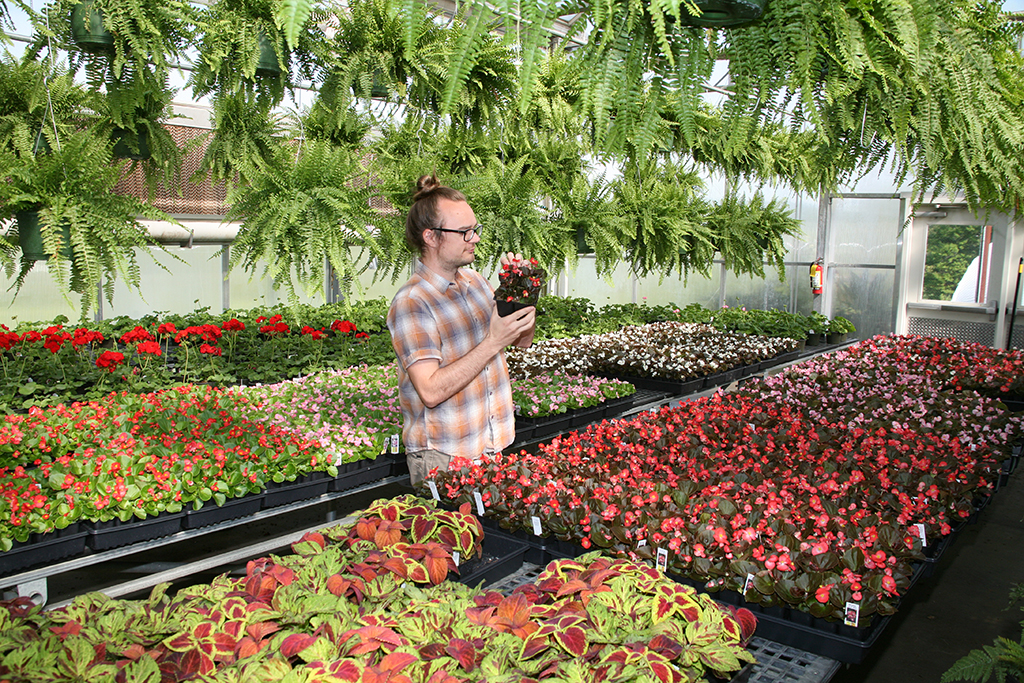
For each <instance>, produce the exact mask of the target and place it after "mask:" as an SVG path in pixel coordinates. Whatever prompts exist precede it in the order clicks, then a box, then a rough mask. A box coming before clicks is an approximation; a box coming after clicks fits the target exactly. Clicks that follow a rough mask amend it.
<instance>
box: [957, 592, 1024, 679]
mask: <svg viewBox="0 0 1024 683" xmlns="http://www.w3.org/2000/svg"><path fill="white" fill-rule="evenodd" d="M1022 597H1024V584H1014V586H1013V589H1012V590H1011V591H1010V604H1009V605H1008V606H1007V608H1006V609H1009V608H1010V607H1012V606H1013V605H1015V604H1016V603H1017V602H1019V601H1020V599H1021V598H1022ZM1021 627H1022V628H1024V621H1022V622H1021ZM993 674H995V677H996V680H997V681H999V683H1005V681H1007V680H1020V679H1022V678H1024V634H1022V635H1021V638H1020V642H1015V641H1013V640H1010V639H1009V638H1004V637H1002V636H1000V637H998V638H996V639H995V641H994V642H993V643H992V644H991V645H984V646H982V648H981V649H980V650H971V651H970V652H969V653H967V654H966V655H965V656H963V657H961V658H960V659H958V660H957V661H956V663H954V664H953V666H951V667H950V668H949V670H947V671H946V672H945V673H944V674H942V678H941V681H942V683H949V682H950V681H976V682H978V683H983V682H984V681H987V680H989V679H990V678H992V675H993Z"/></svg>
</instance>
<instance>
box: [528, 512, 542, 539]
mask: <svg viewBox="0 0 1024 683" xmlns="http://www.w3.org/2000/svg"><path fill="white" fill-rule="evenodd" d="M530 522H532V523H533V535H534V536H540V534H541V531H542V529H541V526H540V517H538V516H537V515H533V516H532V517H530Z"/></svg>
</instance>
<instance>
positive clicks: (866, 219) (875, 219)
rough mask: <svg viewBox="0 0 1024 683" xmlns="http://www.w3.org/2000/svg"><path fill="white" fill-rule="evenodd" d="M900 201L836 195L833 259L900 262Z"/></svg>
mask: <svg viewBox="0 0 1024 683" xmlns="http://www.w3.org/2000/svg"><path fill="white" fill-rule="evenodd" d="M900 227H901V226H900V200H898V199H857V198H849V199H843V198H841V197H833V198H832V216H831V225H830V234H831V239H832V262H833V263H851V264H860V263H864V264H871V265H885V266H894V265H896V235H897V234H898V232H899V229H900Z"/></svg>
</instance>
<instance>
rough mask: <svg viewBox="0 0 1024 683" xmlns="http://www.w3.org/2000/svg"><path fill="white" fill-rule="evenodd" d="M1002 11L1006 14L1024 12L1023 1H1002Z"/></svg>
mask: <svg viewBox="0 0 1024 683" xmlns="http://www.w3.org/2000/svg"><path fill="white" fill-rule="evenodd" d="M1003 9H1004V10H1005V11H1007V12H1024V0H1004V2H1003Z"/></svg>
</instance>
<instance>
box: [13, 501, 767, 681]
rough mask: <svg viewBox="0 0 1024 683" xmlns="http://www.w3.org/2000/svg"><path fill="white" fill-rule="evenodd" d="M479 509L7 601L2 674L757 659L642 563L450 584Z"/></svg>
mask: <svg viewBox="0 0 1024 683" xmlns="http://www.w3.org/2000/svg"><path fill="white" fill-rule="evenodd" d="M481 541H483V542H484V543H486V539H482V529H481V527H480V524H479V522H478V521H477V519H476V518H475V517H473V516H472V515H470V514H468V512H467V511H465V510H462V511H452V512H446V511H440V510H436V509H434V507H433V503H432V502H430V501H421V500H418V499H415V498H412V497H401V498H398V499H395V500H390V501H387V500H382V501H377V502H376V503H375V504H374V505H373V506H371V507H370V508H369V509H367V510H365V511H363V512H362V513H361V514H359V515H358V521H357V522H356V523H355V524H352V525H348V526H344V525H338V526H333V527H329V528H326V529H323V530H322V531H320V532H314V533H309V534H306V535H305V536H304V537H303V538H302V540H300V541H299V542H297V543H295V544H294V545H293V546H292V549H293V554H290V555H285V556H281V557H276V556H271V557H266V558H261V559H257V560H253V561H250V562H249V563H248V566H247V568H246V573H245V575H244V576H237V577H235V576H231V575H228V574H225V575H222V576H220V577H218V578H216V579H214V580H213V581H212V582H211V583H209V584H200V585H196V586H190V587H188V588H184V589H182V590H181V591H179V592H178V593H177V594H175V595H173V596H171V595H168V594H167V585H166V584H162V585H160V586H158V587H156V588H155V589H154V590H153V591H152V594H151V595H150V597H149V598H148V599H146V600H138V601H131V600H113V599H108V598H106V597H105V596H102V595H99V594H87V595H84V596H80V597H78V598H76V599H75V600H74V602H72V603H71V604H70V605H68V606H67V607H62V608H58V609H54V610H50V611H47V612H41V611H40V610H39V608H38V607H35V606H33V605H32V604H31V602H29V601H28V599H27V598H18V599H16V600H14V601H9V602H0V672H2V673H3V676H4V677H5V678H11V679H12V680H30V681H43V680H59V679H64V678H71V677H74V678H77V679H79V680H108V679H109V680H115V679H116V680H133V681H143V680H154V681H155V680H161V681H186V680H203V681H211V682H213V681H225V682H227V681H271V680H273V681H295V682H296V683H313V682H316V681H323V682H327V681H364V682H368V681H394V682H396V683H397V682H400V681H405V682H407V683H411V682H413V681H416V682H417V683H455V682H456V681H463V682H469V681H480V682H485V681H486V682H488V683H493V682H495V681H510V682H511V681H521V680H536V679H539V678H549V679H557V680H577V681H584V680H586V681H593V680H603V681H619V682H622V683H625V682H626V681H637V680H660V681H690V680H698V679H700V678H702V677H703V676H710V675H717V676H727V675H728V674H729V673H730V672H732V671H735V670H737V669H739V668H740V667H741V666H742V663H743V662H746V661H752V660H753V657H752V656H751V655H750V654H749V653H748V652H747V651H746V650H745V649H744V647H743V643H744V642H745V639H746V638H749V636H750V635H751V632H752V628H753V626H754V623H753V617H752V615H751V614H750V613H749V612H747V611H746V610H738V611H737V612H735V613H734V612H732V611H731V610H729V609H727V608H722V607H719V606H718V605H716V604H715V603H714V602H713V601H711V600H710V599H708V598H707V596H704V595H700V594H697V593H696V592H694V590H693V589H692V588H688V587H685V586H680V585H678V584H676V583H675V582H672V581H670V580H667V579H666V578H665V577H664V576H663V575H662V574H661V573H660V572H657V571H655V570H653V569H651V568H649V567H647V566H645V565H643V564H637V563H634V562H632V561H629V560H624V559H617V560H613V559H610V558H604V557H598V556H596V555H589V556H584V557H581V558H579V559H576V560H558V561H554V562H552V563H551V564H549V565H548V566H547V568H546V569H545V570H544V571H543V572H542V573H541V575H540V576H539V577H538V578H537V579H536V581H535V582H533V583H532V584H526V585H524V586H521V587H519V588H516V589H515V590H514V591H512V592H511V594H509V595H502V594H500V593H497V592H494V591H486V590H482V589H479V588H470V587H467V586H463V585H461V584H457V583H452V582H449V581H446V578H447V577H448V576H449V574H450V573H458V567H457V565H456V563H455V561H454V559H453V552H458V553H459V554H460V555H461V557H463V558H466V557H471V556H472V555H474V554H478V553H479V550H480V547H481Z"/></svg>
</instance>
